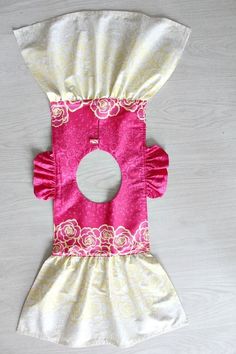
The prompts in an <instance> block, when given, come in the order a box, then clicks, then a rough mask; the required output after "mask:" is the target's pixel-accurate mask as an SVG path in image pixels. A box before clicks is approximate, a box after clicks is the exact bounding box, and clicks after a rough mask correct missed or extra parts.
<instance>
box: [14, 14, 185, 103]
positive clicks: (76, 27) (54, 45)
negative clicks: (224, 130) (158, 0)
mask: <svg viewBox="0 0 236 354" xmlns="http://www.w3.org/2000/svg"><path fill="white" fill-rule="evenodd" d="M190 32H191V30H190V28H189V27H187V26H185V25H182V24H180V23H177V22H175V21H172V20H170V19H167V18H160V17H150V16H147V15H144V14H142V13H136V12H127V11H111V10H110V11H80V12H75V13H69V14H66V15H63V16H59V17H55V18H52V19H49V20H46V21H42V22H40V23H36V24H33V25H30V26H26V27H23V28H20V29H16V30H14V34H15V36H16V39H17V42H18V44H19V47H20V49H21V52H22V55H23V58H24V59H25V62H26V64H27V65H28V67H29V68H30V70H31V72H32V74H33V76H34V77H35V78H36V80H37V81H38V83H39V84H40V86H41V87H42V89H43V91H44V92H45V93H46V94H47V96H48V98H49V100H50V101H58V100H61V99H63V100H76V99H87V98H89V99H91V98H98V97H114V98H126V99H143V100H148V99H150V98H151V97H152V96H153V95H155V94H156V93H157V92H158V90H159V89H160V88H161V87H162V86H163V84H164V83H165V82H166V81H167V79H168V78H169V77H170V75H171V74H172V72H173V71H174V69H175V67H176V65H177V62H178V60H179V58H180V57H181V54H182V52H183V50H184V47H185V45H186V42H187V40H188V37H189V35H190Z"/></svg>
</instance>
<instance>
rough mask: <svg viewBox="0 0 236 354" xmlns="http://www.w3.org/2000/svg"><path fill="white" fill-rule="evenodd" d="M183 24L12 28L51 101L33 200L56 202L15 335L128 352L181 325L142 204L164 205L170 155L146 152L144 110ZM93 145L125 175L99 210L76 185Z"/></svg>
mask: <svg viewBox="0 0 236 354" xmlns="http://www.w3.org/2000/svg"><path fill="white" fill-rule="evenodd" d="M190 31H191V30H190V28H189V27H186V26H184V25H182V24H179V23H177V22H174V21H172V20H170V19H167V18H160V17H149V16H147V15H144V14H141V13H135V12H126V11H80V12H76V13H69V14H66V15H63V16H59V17H55V18H53V19H49V20H46V21H43V22H40V23H36V24H33V25H30V26H26V27H22V28H20V29H16V30H14V34H15V36H16V39H17V42H18V45H19V47H20V50H21V53H22V55H23V58H24V60H25V62H26V64H27V66H28V67H29V69H30V70H31V73H32V74H33V76H34V77H35V78H36V80H37V81H38V83H39V84H40V86H41V88H42V89H43V91H44V92H45V93H46V94H47V97H48V99H49V103H50V114H51V126H52V148H51V151H45V152H42V153H39V154H38V155H37V156H36V157H35V159H34V179H33V182H34V193H35V195H36V196H37V197H38V198H41V199H45V200H48V199H52V200H53V221H54V238H53V248H52V254H51V255H50V257H49V258H48V259H47V260H46V261H45V262H44V264H43V266H42V268H41V269H40V271H39V274H38V275H37V277H36V280H35V281H34V283H33V285H32V287H31V289H30V291H29V294H28V296H27V298H26V301H25V303H24V306H23V309H22V312H21V315H20V320H19V323H18V327H17V331H18V332H19V333H21V334H27V335H31V336H35V337H38V338H41V339H45V340H49V341H52V342H56V343H61V344H65V345H69V346H72V347H82V346H89V345H96V344H107V343H109V344H114V345H117V346H124V347H128V346H131V345H134V344H135V343H137V342H139V341H142V340H144V339H147V338H150V337H153V336H156V335H159V334H162V333H165V332H168V331H171V330H174V329H177V328H180V327H183V326H186V325H187V324H188V319H187V316H186V314H185V312H184V309H183V307H182V304H181V302H180V300H179V297H178V295H177V293H176V290H175V288H174V286H173V284H172V283H171V280H170V279H169V277H168V275H167V274H166V272H165V271H164V269H163V268H162V266H161V265H160V263H159V262H158V260H157V259H156V258H155V257H154V256H153V255H152V253H151V251H150V243H149V232H148V212H147V198H158V197H161V196H162V195H163V194H164V192H165V190H166V184H167V176H168V174H167V168H168V155H167V153H166V152H165V151H164V150H163V149H162V148H161V147H160V146H158V145H156V144H155V145H153V146H150V147H148V146H147V145H146V124H145V109H146V105H147V102H148V100H149V99H151V97H153V96H154V95H155V94H156V93H157V92H158V90H159V89H160V88H161V86H163V84H164V83H165V82H166V81H167V79H168V78H169V77H170V75H171V73H172V72H173V71H174V69H175V67H176V64H177V62H178V60H179V58H180V57H181V54H182V52H183V50H184V47H185V45H186V42H187V40H188V38H189V35H190ZM95 149H101V150H103V151H105V152H107V153H109V154H111V155H112V156H113V157H114V158H115V160H116V161H117V163H118V164H119V167H120V169H121V174H122V182H121V186H120V189H119V191H118V192H117V194H116V195H115V197H114V198H113V199H112V200H110V201H108V202H104V203H98V202H94V201H91V200H89V199H88V198H86V197H85V196H84V195H83V193H82V192H81V190H80V189H79V187H78V184H77V181H76V172H77V169H78V166H79V164H80V161H81V160H82V159H83V157H85V156H87V154H89V153H90V152H92V151H94V150H95Z"/></svg>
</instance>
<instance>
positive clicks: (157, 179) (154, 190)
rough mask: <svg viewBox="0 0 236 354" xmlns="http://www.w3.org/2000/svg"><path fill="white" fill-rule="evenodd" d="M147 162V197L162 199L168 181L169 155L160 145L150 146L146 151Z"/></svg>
mask: <svg viewBox="0 0 236 354" xmlns="http://www.w3.org/2000/svg"><path fill="white" fill-rule="evenodd" d="M145 161H146V164H145V165H146V193H147V197H149V198H158V197H162V196H163V194H164V193H165V191H166V188H167V181H168V170H167V168H168V166H169V157H168V154H167V153H166V152H165V150H164V149H162V148H161V147H160V146H158V145H153V146H148V147H146V151H145Z"/></svg>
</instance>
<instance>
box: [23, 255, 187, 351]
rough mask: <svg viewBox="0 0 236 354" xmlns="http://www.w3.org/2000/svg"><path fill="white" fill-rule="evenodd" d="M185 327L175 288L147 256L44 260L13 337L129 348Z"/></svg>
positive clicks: (68, 344)
mask: <svg viewBox="0 0 236 354" xmlns="http://www.w3.org/2000/svg"><path fill="white" fill-rule="evenodd" d="M187 324H188V319H187V317H186V314H185V312H184V310H183V307H182V304H181V302H180V300H179V298H178V295H177V293H176V291H175V288H174V287H173V285H172V283H171V281H170V279H169V277H168V275H167V274H166V272H165V271H164V269H163V268H162V266H161V265H160V263H159V262H158V261H157V259H156V258H155V257H153V256H152V255H151V254H150V253H145V254H137V255H126V256H115V257H109V258H104V257H71V256H62V257H59V256H50V257H49V258H48V259H47V260H46V261H45V262H44V264H43V266H42V268H41V270H40V272H39V274H38V276H37V277H36V280H35V282H34V284H33V286H32V288H31V290H30V292H29V294H28V296H27V299H26V301H25V304H24V306H23V309H22V313H21V316H20V321H19V324H18V327H17V332H19V333H22V334H26V335H31V336H34V337H38V338H40V339H45V340H48V341H51V342H55V343H60V344H63V345H67V346H70V347H86V346H91V345H102V344H113V345H116V346H119V347H129V346H132V345H134V344H136V343H138V342H141V341H143V340H145V339H148V338H151V337H154V336H156V335H160V334H162V333H165V332H168V331H171V330H174V329H177V328H180V327H183V326H185V325H187ZM98 334H99V335H98Z"/></svg>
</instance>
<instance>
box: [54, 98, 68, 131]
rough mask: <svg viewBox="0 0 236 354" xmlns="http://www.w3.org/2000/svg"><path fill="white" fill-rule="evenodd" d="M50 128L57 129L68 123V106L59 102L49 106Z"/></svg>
mask: <svg viewBox="0 0 236 354" xmlns="http://www.w3.org/2000/svg"><path fill="white" fill-rule="evenodd" d="M50 110H51V121H52V126H53V127H55V128H57V127H60V126H61V125H62V124H65V123H67V122H68V121H69V113H68V106H67V104H66V103H65V102H63V101H59V102H56V103H53V104H51V107H50Z"/></svg>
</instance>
